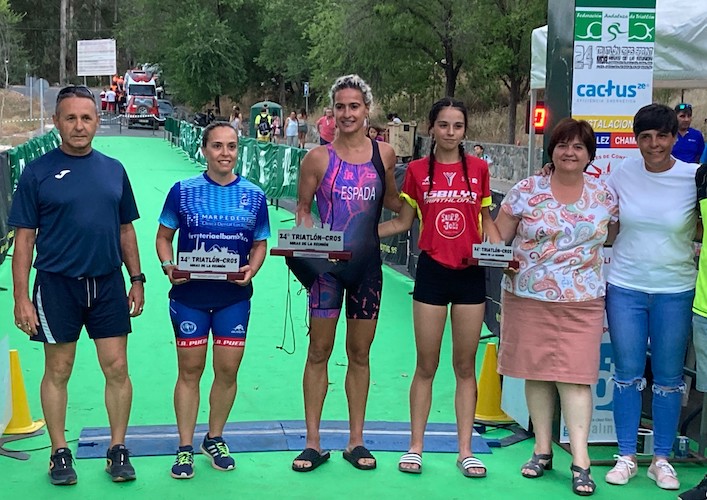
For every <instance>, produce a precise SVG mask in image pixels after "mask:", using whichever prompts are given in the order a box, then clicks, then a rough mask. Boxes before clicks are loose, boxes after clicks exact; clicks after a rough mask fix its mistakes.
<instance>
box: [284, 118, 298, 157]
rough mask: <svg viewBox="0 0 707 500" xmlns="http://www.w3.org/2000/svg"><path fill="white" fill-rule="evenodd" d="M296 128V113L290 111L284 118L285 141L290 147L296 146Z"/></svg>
mask: <svg viewBox="0 0 707 500" xmlns="http://www.w3.org/2000/svg"><path fill="white" fill-rule="evenodd" d="M298 128H299V122H298V121H297V113H295V112H294V111H292V112H291V113H290V116H288V117H287V118H286V119H285V141H286V143H287V145H288V146H290V147H292V148H295V147H297V134H298Z"/></svg>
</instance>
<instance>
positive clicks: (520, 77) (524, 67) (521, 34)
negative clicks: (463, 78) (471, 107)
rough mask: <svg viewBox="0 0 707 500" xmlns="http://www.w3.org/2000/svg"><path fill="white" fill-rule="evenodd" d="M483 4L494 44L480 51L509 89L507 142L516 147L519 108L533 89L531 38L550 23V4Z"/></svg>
mask: <svg viewBox="0 0 707 500" xmlns="http://www.w3.org/2000/svg"><path fill="white" fill-rule="evenodd" d="M481 5H482V7H483V10H482V12H483V19H484V20H485V22H486V23H488V28H489V31H488V37H489V38H488V39H489V40H493V41H494V42H495V43H493V44H491V43H487V44H484V45H482V46H481V47H480V50H481V53H482V54H483V58H484V60H485V61H486V63H487V64H488V67H489V70H490V72H491V74H492V75H494V77H496V78H499V79H500V80H501V82H503V85H504V86H505V87H506V89H507V90H508V97H509V99H508V100H509V103H508V143H509V144H513V143H514V142H515V130H516V127H515V125H516V119H517V117H516V110H517V105H518V103H519V102H520V101H522V100H523V98H524V97H525V96H526V95H527V93H528V90H529V88H530V44H531V35H532V31H533V29H535V28H537V27H538V26H542V25H543V24H545V23H546V21H547V1H546V0H481ZM479 21H481V19H479Z"/></svg>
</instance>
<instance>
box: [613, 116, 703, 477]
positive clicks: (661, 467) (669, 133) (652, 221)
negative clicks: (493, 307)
mask: <svg viewBox="0 0 707 500" xmlns="http://www.w3.org/2000/svg"><path fill="white" fill-rule="evenodd" d="M677 129H678V122H677V117H676V115H675V112H674V111H673V110H672V109H671V108H669V107H667V106H664V105H662V104H651V105H648V106H645V107H643V108H641V109H640V110H639V111H638V113H636V116H635V117H634V120H633V132H634V134H635V136H636V143H637V145H638V147H639V149H640V151H641V157H639V158H627V159H625V160H624V161H623V162H622V163H620V164H618V165H617V166H616V167H614V166H612V172H611V175H610V176H609V177H608V181H607V182H608V184H609V185H610V186H611V187H612V188H613V189H614V190H615V192H616V194H617V196H618V199H619V227H620V229H619V233H618V235H617V237H616V241H615V243H614V248H613V257H612V263H611V268H610V270H609V275H608V280H607V281H608V285H607V292H606V312H607V317H608V321H609V332H610V335H611V343H612V347H613V350H614V362H615V365H616V372H615V375H614V421H615V423H616V434H617V438H618V444H619V455H618V456H617V462H616V465H615V466H614V468H613V469H611V470H610V471H609V472H608V473H607V475H606V482H607V483H609V484H626V483H627V482H628V481H629V480H630V479H631V478H632V477H634V476H635V475H636V473H637V465H636V438H637V432H638V426H639V423H640V419H641V399H642V398H641V392H642V391H643V390H644V389H645V387H646V379H645V378H644V377H643V374H644V369H645V365H646V354H647V350H648V346H649V345H650V350H651V368H652V372H653V386H652V392H653V394H652V396H653V403H652V404H653V407H652V415H653V433H654V451H653V454H654V456H653V460H652V463H651V465H650V467H649V468H648V477H649V478H651V479H653V480H654V481H655V482H656V484H657V485H658V486H659V487H660V488H663V489H671V490H672V489H678V488H679V487H680V482H679V481H678V479H677V475H676V473H675V470H674V469H673V467H672V466H671V465H670V464H669V463H668V456H669V455H670V451H671V448H672V445H673V441H674V439H675V435H676V431H677V427H678V420H679V418H680V405H681V399H682V395H683V394H684V392H685V384H684V383H683V365H684V361H685V352H686V350H687V342H688V338H689V335H690V332H691V317H692V301H693V297H694V294H695V279H696V274H697V273H696V270H695V264H694V247H693V243H692V242H693V239H694V236H695V229H696V224H697V212H696V202H697V198H696V190H695V171H696V168H697V165H693V164H688V163H684V162H682V161H680V160H676V159H675V158H674V157H672V156H671V154H670V152H671V150H672V147H673V144H674V142H675V137H676V134H677Z"/></svg>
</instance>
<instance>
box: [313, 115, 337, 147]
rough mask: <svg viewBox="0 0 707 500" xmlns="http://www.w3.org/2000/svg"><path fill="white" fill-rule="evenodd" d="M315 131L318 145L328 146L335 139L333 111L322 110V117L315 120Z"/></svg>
mask: <svg viewBox="0 0 707 500" xmlns="http://www.w3.org/2000/svg"><path fill="white" fill-rule="evenodd" d="M317 131H318V132H319V144H320V145H324V144H329V143H330V142H332V141H333V140H334V139H335V138H336V119H335V118H334V110H333V109H331V108H325V109H324V116H322V117H321V118H320V119H319V120H317Z"/></svg>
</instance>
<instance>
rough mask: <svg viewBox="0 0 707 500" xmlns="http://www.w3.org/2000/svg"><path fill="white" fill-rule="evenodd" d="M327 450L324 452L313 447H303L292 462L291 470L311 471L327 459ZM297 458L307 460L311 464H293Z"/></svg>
mask: <svg viewBox="0 0 707 500" xmlns="http://www.w3.org/2000/svg"><path fill="white" fill-rule="evenodd" d="M329 456H330V455H329V452H328V451H325V452H324V453H319V452H318V451H317V450H315V449H314V448H305V450H304V451H303V452H302V453H300V454H299V455H297V458H295V460H294V461H293V462H292V470H293V471H295V472H311V471H313V470H314V469H316V468H317V467H319V466H320V465H322V464H323V463H324V462H326V461H327V460H329ZM297 460H306V461H307V462H309V463H310V464H311V465H310V466H309V467H297V466H296V465H295V462H296V461H297Z"/></svg>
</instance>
